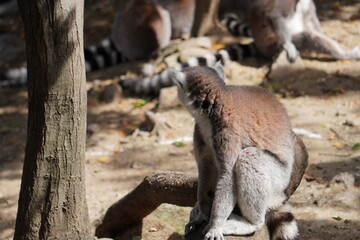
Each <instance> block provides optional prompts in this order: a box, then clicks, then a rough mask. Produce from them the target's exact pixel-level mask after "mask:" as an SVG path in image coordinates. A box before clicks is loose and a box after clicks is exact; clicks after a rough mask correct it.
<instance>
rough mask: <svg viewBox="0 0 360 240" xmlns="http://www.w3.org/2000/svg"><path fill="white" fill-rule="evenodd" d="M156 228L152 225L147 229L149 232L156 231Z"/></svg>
mask: <svg viewBox="0 0 360 240" xmlns="http://www.w3.org/2000/svg"><path fill="white" fill-rule="evenodd" d="M157 231H158V230H157V229H156V228H154V227H152V228H150V229H149V232H157Z"/></svg>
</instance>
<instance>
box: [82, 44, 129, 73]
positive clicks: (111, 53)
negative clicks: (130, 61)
mask: <svg viewBox="0 0 360 240" xmlns="http://www.w3.org/2000/svg"><path fill="white" fill-rule="evenodd" d="M84 55H85V69H86V72H91V71H95V70H99V69H103V68H107V67H110V66H114V65H117V64H119V63H124V62H127V59H126V58H125V57H124V56H123V55H122V53H121V52H120V51H118V49H117V48H116V46H115V44H114V43H113V41H112V40H111V39H109V38H106V39H103V40H102V41H101V42H100V44H98V45H93V46H90V47H87V48H85V49H84Z"/></svg>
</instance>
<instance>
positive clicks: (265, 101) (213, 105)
mask: <svg viewBox="0 0 360 240" xmlns="http://www.w3.org/2000/svg"><path fill="white" fill-rule="evenodd" d="M203 71H209V70H208V68H207V69H205V68H204V69H203ZM212 71H214V70H212ZM184 73H186V75H187V79H191V81H189V82H188V83H187V86H188V88H189V90H188V92H191V96H190V98H194V103H193V104H194V106H195V107H196V108H202V110H203V111H204V112H207V114H209V116H210V119H211V121H212V122H214V123H216V124H213V126H212V127H213V132H214V133H219V131H223V130H224V129H229V133H232V134H234V135H235V136H234V137H235V138H236V139H237V140H240V141H242V142H237V144H236V146H237V147H240V148H245V147H251V146H256V147H259V148H262V149H267V150H269V151H271V152H272V153H273V154H280V155H281V153H279V152H280V151H279V149H281V148H282V147H283V146H281V145H279V144H278V143H279V142H282V140H280V139H286V138H287V137H286V136H289V135H291V134H292V132H291V126H290V122H289V119H288V117H287V115H286V113H285V109H284V108H283V106H282V105H281V104H280V103H279V101H278V100H277V99H276V98H275V97H274V96H273V95H272V94H270V93H269V92H268V91H266V90H264V89H263V88H260V87H251V86H227V85H225V84H224V82H223V81H222V79H221V78H220V77H218V78H217V79H216V80H215V81H214V77H211V78H209V77H208V75H205V74H203V73H202V68H196V69H195V68H189V69H185V70H184ZM214 74H216V73H215V71H214ZM189 76H191V77H189ZM190 89H191V90H190ZM220 92H221V94H220ZM253 96H256V98H254V97H253ZM233 106H234V107H233ZM235 106H236V107H235ZM244 112H246V113H247V114H245V115H244V114H243V113H244ZM249 119H250V120H249ZM250 123H251V125H248V124H250ZM269 123H272V124H269ZM273 123H282V124H281V125H280V124H273ZM258 133H261V134H258ZM219 135H220V134H219ZM238 136H243V137H241V138H239V137H238ZM229 137H230V136H229ZM214 138H215V139H216V136H214ZM289 139H291V138H289ZM286 144H289V145H291V143H290V142H287V143H286ZM280 157H281V158H282V159H285V158H286V156H280Z"/></svg>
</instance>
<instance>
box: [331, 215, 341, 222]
mask: <svg viewBox="0 0 360 240" xmlns="http://www.w3.org/2000/svg"><path fill="white" fill-rule="evenodd" d="M332 218H333V219H335V220H336V221H341V220H343V219H342V218H341V217H339V216H336V217H332Z"/></svg>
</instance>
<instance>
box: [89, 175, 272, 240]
mask: <svg viewBox="0 0 360 240" xmlns="http://www.w3.org/2000/svg"><path fill="white" fill-rule="evenodd" d="M196 192H197V178H191V177H187V176H186V175H185V174H183V173H181V172H170V171H163V172H155V173H154V174H153V175H151V176H148V177H146V178H145V179H144V180H143V181H142V182H141V183H140V184H139V185H138V186H137V187H136V188H135V189H134V190H133V191H131V192H130V193H129V194H127V195H126V196H125V197H123V198H122V199H120V200H119V201H118V202H116V203H114V204H113V205H112V206H111V207H110V208H109V209H108V210H107V212H106V214H105V217H104V219H103V221H102V223H101V224H100V225H99V226H98V227H97V228H96V232H95V235H96V236H97V237H110V238H116V239H122V238H121V233H122V232H123V231H125V230H127V229H128V228H129V227H131V226H134V225H136V224H140V223H141V221H142V219H143V218H144V217H146V216H147V215H148V214H150V213H151V212H152V211H153V210H155V209H156V208H157V207H158V206H160V205H161V204H162V203H169V204H175V205H178V206H183V207H193V206H194V205H195V203H196ZM205 225H206V224H202V226H200V227H199V228H198V229H196V231H194V232H192V233H191V234H189V235H188V236H186V238H185V239H187V240H199V239H203V238H204V235H203V234H202V229H204V228H205ZM226 239H228V240H268V239H269V232H268V230H267V227H266V226H264V227H263V228H262V229H261V230H260V231H258V232H256V233H255V234H254V235H253V236H249V237H239V236H236V237H229V236H228V237H226Z"/></svg>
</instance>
